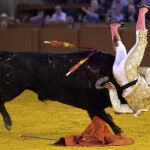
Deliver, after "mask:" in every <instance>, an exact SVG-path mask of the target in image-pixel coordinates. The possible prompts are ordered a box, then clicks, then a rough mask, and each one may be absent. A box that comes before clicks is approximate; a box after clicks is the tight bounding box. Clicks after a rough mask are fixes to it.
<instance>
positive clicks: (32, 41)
mask: <svg viewBox="0 0 150 150" xmlns="http://www.w3.org/2000/svg"><path fill="white" fill-rule="evenodd" d="M38 45H39V30H38V29H7V30H0V50H6V51H17V52H18V51H32V52H38V51H39V46H38Z"/></svg>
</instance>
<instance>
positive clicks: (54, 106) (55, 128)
mask: <svg viewBox="0 0 150 150" xmlns="http://www.w3.org/2000/svg"><path fill="white" fill-rule="evenodd" d="M6 107H7V110H8V112H9V113H10V116H11V118H12V121H13V126H12V129H11V131H7V130H6V129H5V128H4V127H3V121H2V117H0V150H98V149H102V150H106V149H107V150H120V149H121V150H149V149H150V112H147V113H144V114H143V115H141V116H140V117H133V116H132V115H129V114H128V115H127V114H122V115H116V114H114V113H113V111H112V109H111V108H109V109H107V111H108V112H110V113H111V114H112V116H113V118H114V120H115V122H116V123H117V124H119V125H120V127H122V129H123V131H124V135H126V136H128V137H131V138H133V139H134V141H135V144H133V145H129V146H110V147H63V146H54V145H53V143H54V141H49V140H40V139H26V140H22V139H21V138H20V137H19V135H20V134H29V135H34V136H42V137H50V138H55V139H58V138H60V137H63V136H68V135H72V134H74V135H79V134H80V133H81V132H82V131H83V130H84V129H85V128H86V127H87V125H88V124H89V123H90V119H89V117H88V115H87V113H86V111H84V110H81V109H77V108H74V107H71V106H67V105H64V104H61V103H59V102H56V101H48V102H45V103H42V102H40V101H38V100H37V95H36V94H35V93H33V92H31V91H28V90H27V91H25V92H24V93H22V94H21V95H20V96H18V97H17V98H15V99H14V100H13V101H11V102H9V103H7V104H6Z"/></svg>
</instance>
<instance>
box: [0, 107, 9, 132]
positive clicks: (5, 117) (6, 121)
mask: <svg viewBox="0 0 150 150" xmlns="http://www.w3.org/2000/svg"><path fill="white" fill-rule="evenodd" d="M0 112H1V114H2V116H3V120H4V125H5V127H6V129H7V130H10V129H11V126H12V121H11V118H10V116H9V114H8V112H7V110H6V108H5V105H4V104H0Z"/></svg>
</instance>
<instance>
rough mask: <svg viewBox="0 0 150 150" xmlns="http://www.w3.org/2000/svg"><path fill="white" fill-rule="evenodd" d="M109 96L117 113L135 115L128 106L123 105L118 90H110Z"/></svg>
mask: <svg viewBox="0 0 150 150" xmlns="http://www.w3.org/2000/svg"><path fill="white" fill-rule="evenodd" d="M109 96H110V100H111V104H112V107H113V109H114V111H115V112H116V113H133V110H132V109H131V108H130V107H129V105H128V104H121V102H120V100H119V98H118V94H117V90H116V89H109Z"/></svg>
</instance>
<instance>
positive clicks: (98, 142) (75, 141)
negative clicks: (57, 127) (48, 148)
mask: <svg viewBox="0 0 150 150" xmlns="http://www.w3.org/2000/svg"><path fill="white" fill-rule="evenodd" d="M133 143H134V141H133V139H131V138H128V137H125V136H120V135H114V134H112V133H111V131H110V130H109V128H108V127H107V126H106V124H105V122H104V121H102V120H101V119H100V118H99V117H97V116H95V117H94V118H93V120H92V122H91V124H90V125H89V126H88V127H87V128H86V129H85V131H84V132H83V133H82V134H81V135H80V136H78V135H77V136H76V135H71V136H68V137H62V138H60V139H59V141H58V142H56V143H55V144H56V145H65V146H123V145H130V144H133Z"/></svg>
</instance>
